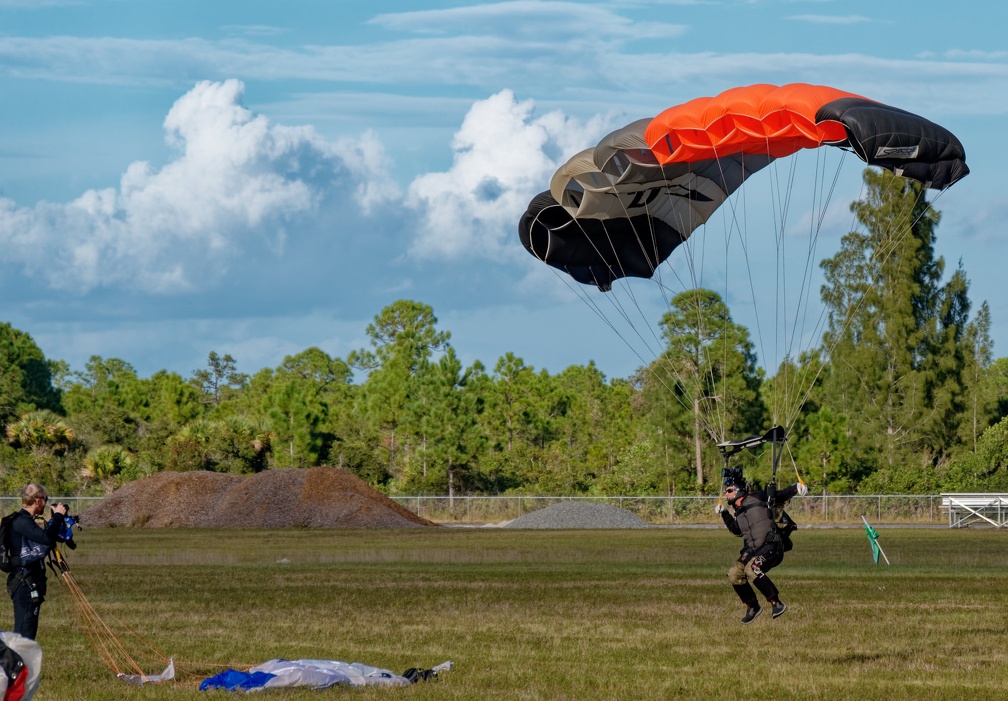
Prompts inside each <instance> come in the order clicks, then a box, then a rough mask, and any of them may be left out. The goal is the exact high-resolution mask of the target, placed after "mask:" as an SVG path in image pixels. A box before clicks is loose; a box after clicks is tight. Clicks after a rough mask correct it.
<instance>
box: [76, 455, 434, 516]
mask: <svg viewBox="0 0 1008 701" xmlns="http://www.w3.org/2000/svg"><path fill="white" fill-rule="evenodd" d="M81 525H82V526H85V527H91V528H107V527H110V526H142V527H145V528H228V527H233V528H288V527H291V526H302V527H305V526H307V527H316V528H415V527H419V526H432V525H434V524H433V523H431V522H430V521H427V520H426V519H422V518H420V517H419V516H416V515H415V514H413V513H412V512H410V511H409V510H407V509H404V508H403V507H401V506H399V504H397V503H395V502H394V501H392V500H391V499H389V498H388V497H386V496H385V495H384V494H382V493H381V492H379V491H378V490H376V489H373V488H372V487H370V486H369V485H368V484H367V483H366V482H364V481H363V480H361V479H360V478H358V477H356V476H354V475H352V474H350V473H349V472H347V471H346V470H343V469H341V468H338V467H312V468H309V469H301V468H285V469H281V470H266V471H265V472H260V473H258V474H255V475H249V476H247V477H245V476H241V475H230V474H222V473H219V472H159V473H157V474H154V475H151V476H150V477H145V478H144V479H141V480H136V481H135V482H130V483H129V484H127V485H124V486H123V487H121V488H119V489H117V490H116V491H114V492H113V493H112V494H110V495H109V496H107V497H105V498H104V499H102V500H101V501H100V502H98V503H97V504H95V505H94V506H93V507H91V508H90V509H88V510H87V511H85V512H84V513H82V514H81Z"/></svg>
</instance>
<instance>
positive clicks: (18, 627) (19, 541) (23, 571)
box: [7, 509, 63, 640]
mask: <svg viewBox="0 0 1008 701" xmlns="http://www.w3.org/2000/svg"><path fill="white" fill-rule="evenodd" d="M62 528H63V516H62V514H57V513H54V514H53V515H52V520H51V521H50V522H49V524H48V525H47V526H46V527H45V528H42V527H41V526H39V525H38V524H37V523H36V522H35V519H34V518H32V515H31V514H30V513H28V512H27V511H25V510H24V509H21V511H19V512H18V515H17V518H15V519H14V522H13V523H12V524H11V528H10V533H9V538H10V543H9V546H10V549H11V553H12V554H13V555H14V557H16V558H18V562H19V563H20V566H19V567H15V568H14V571H13V572H11V573H10V574H9V575H7V593H8V594H10V597H11V601H12V602H13V603H14V632H15V633H17V634H18V635H23V636H24V637H26V638H29V639H31V640H34V639H35V636H36V634H37V633H38V622H39V611H40V609H41V607H42V602H43V601H45V594H46V571H45V556H46V555H47V554H48V553H49V550H50V549H51V548H52V546H54V545H56V542H57V535H58V534H59V532H60V530H62Z"/></svg>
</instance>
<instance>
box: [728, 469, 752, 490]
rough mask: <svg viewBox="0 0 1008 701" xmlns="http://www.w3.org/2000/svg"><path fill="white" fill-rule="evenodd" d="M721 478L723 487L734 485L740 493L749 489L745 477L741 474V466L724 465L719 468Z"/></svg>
mask: <svg viewBox="0 0 1008 701" xmlns="http://www.w3.org/2000/svg"><path fill="white" fill-rule="evenodd" d="M721 479H722V482H723V483H724V488H725V489H728V487H735V489H737V490H738V491H739V492H740V493H742V494H745V493H746V492H748V491H749V489H748V488H747V485H746V480H745V477H743V476H742V468H741V467H730V468H729V467H726V468H724V469H722V470H721Z"/></svg>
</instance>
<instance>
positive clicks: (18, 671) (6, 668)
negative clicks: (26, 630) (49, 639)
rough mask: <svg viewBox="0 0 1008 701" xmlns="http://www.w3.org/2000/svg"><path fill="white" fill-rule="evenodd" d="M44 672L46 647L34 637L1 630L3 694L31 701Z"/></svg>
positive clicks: (13, 700) (14, 699)
mask: <svg viewBox="0 0 1008 701" xmlns="http://www.w3.org/2000/svg"><path fill="white" fill-rule="evenodd" d="M41 674H42V648H41V647H39V644H38V643H37V642H35V641H34V640H31V639H29V638H26V637H24V636H21V635H18V634H17V633H10V632H7V631H2V632H0V698H2V699H4V701H31V699H32V697H34V696H35V692H36V691H38V687H39V679H40V677H41Z"/></svg>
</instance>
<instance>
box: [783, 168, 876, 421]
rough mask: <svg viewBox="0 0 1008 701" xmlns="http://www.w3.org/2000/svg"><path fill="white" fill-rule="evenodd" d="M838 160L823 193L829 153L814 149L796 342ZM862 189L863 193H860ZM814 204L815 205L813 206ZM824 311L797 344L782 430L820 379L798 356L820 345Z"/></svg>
mask: <svg viewBox="0 0 1008 701" xmlns="http://www.w3.org/2000/svg"><path fill="white" fill-rule="evenodd" d="M839 152H840V159H839V162H838V163H837V165H836V168H835V169H834V170H833V178H832V180H831V182H830V184H829V189H828V190H825V191H824V189H825V184H826V180H827V178H826V173H827V165H828V164H827V161H828V159H829V154H830V153H831V151H827V150H825V149H816V156H817V161H818V163H821V164H822V177H821V178H820V177H819V167H818V163H817V167H816V183H817V184H819V185H820V189H818V190H817V191H816V192H814V193H813V208H812V212H813V213H814V214H815V213H816V212H818V216H814V217H813V218H812V220H811V221H810V227H811V228H810V231H809V239H810V241H809V248H808V254H807V257H806V260H805V276H804V277H803V279H802V297H803V298H804V300H805V308H804V310H803V311H801V314H800V316H801V326H800V328H798V316H799V315H798V314H797V313H796V315H795V328H794V330H793V331H792V336H793V337H796V338H803V337H806V336H805V334H806V319H807V317H808V312H809V304H810V300H811V297H812V270H813V268H814V266H815V262H816V260H817V258H816V255H815V251H816V248H817V246H818V242H819V235H820V233H821V232H822V228H823V225H824V223H825V221H826V215H827V213H828V211H829V208H830V206H831V204H832V202H833V196H834V195H835V194H836V188H837V184H838V183H839V181H840V174H841V172H842V171H843V167H844V164H845V162H846V159H847V154H848V152H847V151H846V150H843V149H840V150H839ZM863 187H864V186H863V185H862V191H863ZM816 203H817V204H816ZM826 318H827V313H826V307H825V305H824V306H823V307H822V309H820V312H819V316H818V319H817V320H816V323H815V324H814V325H813V326H812V328H811V332H810V333H809V335H808V336H807V338H808V343H807V344H800V345H799V349H798V353H797V357H796V358H795V360H796V367H797V368H798V369H799V373H796V375H795V391H794V395H793V396H794V398H795V401H794V402H793V403H792V404H790V405H789V406H788V407H787V410H786V411H785V414H784V426H786V427H790V426H792V425H793V423H794V421H795V420H797V418H798V414H799V412H800V411H801V407H802V406H803V405H804V404H805V402H806V401H807V400H808V397H809V396H810V394H811V392H812V389H813V387H814V386H815V383H816V381H818V379H819V375H820V374H821V372H822V369H823V366H822V365H821V364H818V365H817V366H816V368H815V375H814V376H813V377H812V379H811V381H810V380H809V377H808V373H809V370H810V365H809V364H806V365H804V366H802V365H801V362H800V361H801V356H802V354H803V353H804V352H805V351H808V350H810V349H811V348H812V346H813V344H817V343H819V339H820V338H821V336H822V333H823V331H824V329H825V324H826Z"/></svg>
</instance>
